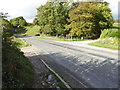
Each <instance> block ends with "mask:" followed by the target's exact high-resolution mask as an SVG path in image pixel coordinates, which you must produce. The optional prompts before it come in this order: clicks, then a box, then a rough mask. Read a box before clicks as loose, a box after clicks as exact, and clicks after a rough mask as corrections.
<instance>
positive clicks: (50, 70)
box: [41, 59, 71, 89]
mask: <svg viewBox="0 0 120 90" xmlns="http://www.w3.org/2000/svg"><path fill="white" fill-rule="evenodd" d="M41 61H42V62H43V63H44V64H45V66H46V67H47V68H48V69H49V70H50V71H52V72H53V73H54V74H55V75H56V76H57V77H58V78H59V79H60V80H61V82H62V83H64V85H65V86H66V87H67V88H69V89H70V88H71V87H70V86H69V85H68V84H67V83H66V82H65V81H64V80H63V79H62V78H61V77H60V76H59V75H58V74H57V73H56V72H55V71H54V70H53V69H52V68H50V67H49V66H48V65H47V64H46V62H45V61H44V60H42V59H41Z"/></svg>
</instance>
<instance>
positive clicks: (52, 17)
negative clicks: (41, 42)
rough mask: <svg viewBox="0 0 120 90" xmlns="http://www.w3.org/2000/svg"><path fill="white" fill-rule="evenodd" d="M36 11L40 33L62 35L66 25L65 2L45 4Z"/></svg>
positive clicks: (66, 11)
mask: <svg viewBox="0 0 120 90" xmlns="http://www.w3.org/2000/svg"><path fill="white" fill-rule="evenodd" d="M37 10H38V14H37V20H38V24H39V25H40V27H41V29H40V32H42V33H44V34H50V35H62V34H64V28H65V27H64V25H65V24H66V23H67V17H68V10H67V4H66V3H65V2H47V3H46V4H45V5H43V6H40V7H39V8H37ZM60 30H61V31H60Z"/></svg>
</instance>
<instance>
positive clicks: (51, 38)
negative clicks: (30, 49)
mask: <svg viewBox="0 0 120 90" xmlns="http://www.w3.org/2000/svg"><path fill="white" fill-rule="evenodd" d="M34 38H37V39H44V40H53V41H66V42H73V41H85V40H90V39H84V40H81V39H80V38H73V39H70V38H69V39H68V38H65V37H64V38H58V37H55V36H36V37H34Z"/></svg>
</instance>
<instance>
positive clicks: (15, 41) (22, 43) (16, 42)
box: [12, 38, 30, 48]
mask: <svg viewBox="0 0 120 90" xmlns="http://www.w3.org/2000/svg"><path fill="white" fill-rule="evenodd" d="M12 41H13V45H14V46H15V47H17V48H22V47H27V46H30V44H29V43H28V42H26V41H24V40H22V39H19V38H14V39H13V40H12Z"/></svg>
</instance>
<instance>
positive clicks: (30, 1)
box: [0, 0, 119, 22]
mask: <svg viewBox="0 0 120 90" xmlns="http://www.w3.org/2000/svg"><path fill="white" fill-rule="evenodd" d="M46 1H47V0H1V3H0V12H4V13H8V14H9V15H10V17H9V18H8V19H11V18H14V17H18V16H23V17H24V18H25V19H26V20H27V22H32V21H33V19H34V17H35V16H36V14H37V10H36V8H38V7H39V6H40V5H44V4H45V3H46ZM104 1H107V2H109V3H110V8H111V9H112V13H113V17H114V18H117V17H118V1H119V0H104Z"/></svg>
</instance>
